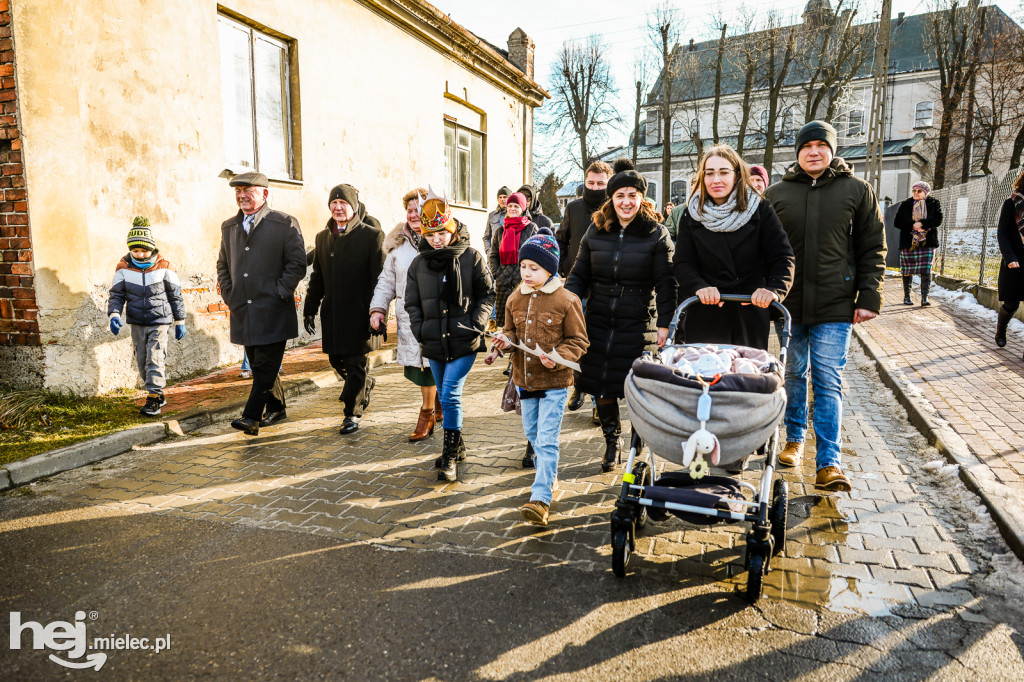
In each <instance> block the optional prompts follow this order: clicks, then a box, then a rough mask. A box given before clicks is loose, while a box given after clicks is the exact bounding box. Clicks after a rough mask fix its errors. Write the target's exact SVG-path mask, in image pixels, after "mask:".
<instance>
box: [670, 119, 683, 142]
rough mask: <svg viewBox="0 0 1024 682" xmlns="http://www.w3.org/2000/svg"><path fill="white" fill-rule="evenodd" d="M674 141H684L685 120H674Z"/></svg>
mask: <svg viewBox="0 0 1024 682" xmlns="http://www.w3.org/2000/svg"><path fill="white" fill-rule="evenodd" d="M672 141H673V142H682V141H683V122H682V121H673V122H672Z"/></svg>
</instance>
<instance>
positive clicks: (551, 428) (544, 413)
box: [445, 388, 569, 505]
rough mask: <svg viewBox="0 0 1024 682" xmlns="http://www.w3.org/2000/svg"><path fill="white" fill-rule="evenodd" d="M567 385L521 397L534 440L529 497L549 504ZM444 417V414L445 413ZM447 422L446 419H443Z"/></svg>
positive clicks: (526, 429) (525, 423)
mask: <svg viewBox="0 0 1024 682" xmlns="http://www.w3.org/2000/svg"><path fill="white" fill-rule="evenodd" d="M568 397H569V389H567V388H556V389H550V388H549V389H548V390H547V391H546V392H545V394H544V397H543V398H520V400H519V405H520V409H521V411H522V413H523V432H524V433H526V439H527V440H529V441H530V442H531V443H533V452H534V462H536V467H537V471H536V473H535V474H534V476H533V485H532V486H531V487H530V501H533V500H540V501H541V502H543V503H544V504H547V505H550V504H551V488H552V486H554V484H555V479H557V478H558V437H559V434H560V433H561V431H562V411H563V410H564V409H565V401H566V400H567V399H568ZM445 419H447V417H445ZM445 423H446V424H447V422H445Z"/></svg>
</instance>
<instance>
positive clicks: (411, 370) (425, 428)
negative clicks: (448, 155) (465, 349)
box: [370, 188, 442, 441]
mask: <svg viewBox="0 0 1024 682" xmlns="http://www.w3.org/2000/svg"><path fill="white" fill-rule="evenodd" d="M426 196H427V191H426V190H425V189H422V188H418V189H414V190H412V191H410V192H407V193H406V195H405V196H404V197H402V204H403V206H405V222H402V223H398V224H397V225H395V228H394V229H393V230H391V232H390V233H389V234H388V236H387V237H386V238H385V239H384V254H385V257H384V269H383V270H381V273H380V276H379V277H378V278H377V288H376V289H374V292H373V300H371V301H370V325H371V326H372V327H373V328H374V329H377V328H379V327H380V325H382V324H387V315H388V307H389V306H390V305H391V301H394V302H395V316H396V318H397V321H398V351H397V360H398V364H399V365H402V366H403V367H404V368H405V378H406V379H408V380H409V381H411V382H412V383H414V384H416V385H417V386H419V387H420V391H422V393H423V406H422V407H421V408H420V416H419V419H418V420H417V422H416V428H415V429H414V430H413V432H412V435H410V436H409V440H410V441H418V440H423V439H424V438H426V437H427V436H429V435H430V434H432V433H433V432H434V424H435V423H436V424H440V423H441V420H442V417H441V405H440V403H439V402H438V400H437V387H436V386H435V384H434V377H433V376H432V375H431V373H430V365H428V364H427V361H426V360H425V359H424V358H423V356H421V355H420V344H419V342H418V341H416V337H415V336H413V334H412V329H411V328H410V327H409V314H408V313H407V312H405V283H406V280H407V276H406V275H407V271H408V269H409V263H411V262H412V259H413V258H415V257H416V255H417V254H418V253H419V240H420V213H419V204H418V199H419V198H421V197H422V198H426Z"/></svg>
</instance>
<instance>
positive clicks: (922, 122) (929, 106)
mask: <svg viewBox="0 0 1024 682" xmlns="http://www.w3.org/2000/svg"><path fill="white" fill-rule="evenodd" d="M925 111H927V112H928V114H927V117H926V116H924V115H923V112H925ZM933 125H935V102H934V101H933V102H918V103H917V105H916V106H915V107H914V128H915V129H917V128H931V127H932V126H933Z"/></svg>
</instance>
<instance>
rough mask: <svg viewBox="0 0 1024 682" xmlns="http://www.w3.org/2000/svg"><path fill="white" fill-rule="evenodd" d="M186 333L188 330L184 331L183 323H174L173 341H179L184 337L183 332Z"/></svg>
mask: <svg viewBox="0 0 1024 682" xmlns="http://www.w3.org/2000/svg"><path fill="white" fill-rule="evenodd" d="M187 333H188V332H187V331H185V325H183V324H176V325H174V340H175V341H181V340H182V339H183V338H185V334H187Z"/></svg>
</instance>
